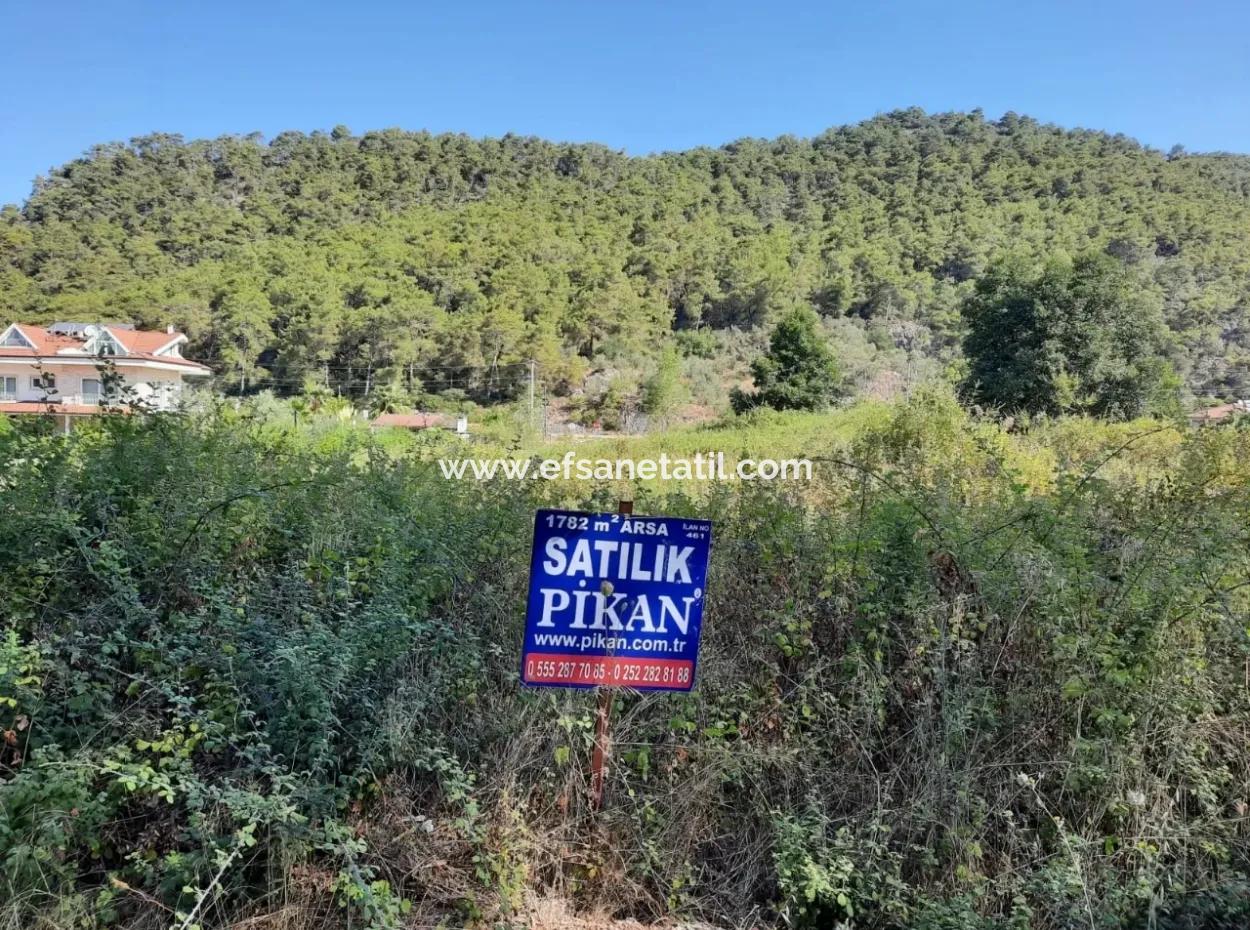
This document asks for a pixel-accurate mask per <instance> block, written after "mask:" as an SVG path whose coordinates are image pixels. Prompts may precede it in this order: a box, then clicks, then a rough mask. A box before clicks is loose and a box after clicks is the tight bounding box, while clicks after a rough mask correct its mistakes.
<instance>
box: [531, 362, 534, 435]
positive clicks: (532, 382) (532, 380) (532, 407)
mask: <svg viewBox="0 0 1250 930" xmlns="http://www.w3.org/2000/svg"><path fill="white" fill-rule="evenodd" d="M533 428H534V360H533V359H530V429H533Z"/></svg>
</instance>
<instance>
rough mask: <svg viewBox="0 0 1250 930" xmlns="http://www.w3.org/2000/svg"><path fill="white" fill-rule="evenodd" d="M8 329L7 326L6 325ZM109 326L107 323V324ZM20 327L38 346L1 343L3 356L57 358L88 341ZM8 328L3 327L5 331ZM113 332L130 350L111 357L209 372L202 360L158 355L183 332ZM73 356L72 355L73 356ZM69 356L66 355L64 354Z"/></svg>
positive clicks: (127, 330)
mask: <svg viewBox="0 0 1250 930" xmlns="http://www.w3.org/2000/svg"><path fill="white" fill-rule="evenodd" d="M5 328H6V329H7V327H5ZM105 328H107V326H106V327H105ZM17 330H18V332H20V333H21V334H22V336H24V337H25V338H26V340H27V341H28V342H31V343H34V346H35V348H33V349H27V348H23V347H21V346H0V359H4V358H54V357H56V356H57V354H58V353H59V352H61V351H62V350H63V349H80V348H82V345H83V342H84V340H82V339H76V338H75V337H73V336H61V335H57V334H56V333H50V332H48V331H47V330H46V329H44V328H42V327H40V326H31V325H30V324H29V323H18V324H17ZM3 331H4V330H0V332H3ZM109 332H110V333H112V334H113V338H114V339H116V340H117V341H118V342H120V343H121V344H122V347H123V348H125V349H126V354H124V355H117V356H111V357H112V358H118V359H140V360H143V361H149V362H162V363H165V364H169V365H178V366H181V367H184V368H190V369H194V370H197V371H203V372H209V371H210V369H209V368H208V366H207V365H201V364H200V363H199V362H193V361H191V360H190V359H186V358H182V357H181V356H177V355H157V354H156V352H157V350H159V349H163V348H165V346H167V345H169V344H170V343H171V342H174V341H175V340H178V339H181V338H182V333H176V332H175V333H170V332H164V331H161V330H144V329H109ZM72 357H73V356H70V358H72ZM61 358H65V356H61Z"/></svg>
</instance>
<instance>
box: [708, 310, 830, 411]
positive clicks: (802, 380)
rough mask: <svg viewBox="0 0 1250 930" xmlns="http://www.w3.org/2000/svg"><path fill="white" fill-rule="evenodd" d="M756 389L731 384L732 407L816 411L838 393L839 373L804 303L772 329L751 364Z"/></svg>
mask: <svg viewBox="0 0 1250 930" xmlns="http://www.w3.org/2000/svg"><path fill="white" fill-rule="evenodd" d="M751 373H752V375H753V376H754V379H755V391H753V392H750V393H748V392H744V391H741V390H737V389H735V391H734V393H733V396H732V402H733V407H734V410H735V411H737V412H738V413H744V412H746V411H747V410H750V409H752V408H754V407H758V406H764V407H772V408H773V409H774V410H820V409H822V408H824V407H827V406H828V405H829V403H830V402H831V401H832V400H833V399H834V398H835V397H837V396H838V393H839V389H840V381H841V378H840V375H839V373H838V368H837V365H836V363H835V362H834V359H833V352H832V351H831V350H830V349H829V347H828V345H826V343H825V339H824V336H823V334H822V333H821V332H820V328H819V320H818V319H817V317H816V314H815V313H813V312H812V311H810V310H806V309H804V308H801V307H800V308H796V309H794V310H791V311H790V312H789V313H787V314H786V315H785V316H784V317H782V318H781V319H780V320H779V321H778V322H777V326H776V327H775V328H774V329H773V332H772V336H771V337H770V338H769V341H768V351H767V352H766V353H765V354H764V355H762V356H761V357H760V358H758V359H756V360H755V361H754V362H753V363H752V364H751Z"/></svg>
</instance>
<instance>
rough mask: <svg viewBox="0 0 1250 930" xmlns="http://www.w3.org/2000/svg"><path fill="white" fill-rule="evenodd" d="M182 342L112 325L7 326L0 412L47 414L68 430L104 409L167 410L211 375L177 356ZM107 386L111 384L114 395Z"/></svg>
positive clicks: (1, 335) (0, 352)
mask: <svg viewBox="0 0 1250 930" xmlns="http://www.w3.org/2000/svg"><path fill="white" fill-rule="evenodd" d="M186 341H187V337H186V336H185V335H183V334H182V333H179V332H175V331H174V329H173V327H172V326H171V327H170V328H169V329H167V330H164V331H161V332H150V331H146V330H139V329H135V328H134V327H132V326H123V325H115V324H107V325H95V324H89V323H53V324H52V325H51V326H49V327H47V328H44V327H40V326H31V325H29V324H26V323H12V324H10V325H9V327H8V328H7V329H5V330H4V331H3V332H0V413H6V414H22V413H33V414H43V415H47V414H52V415H56V416H60V417H64V418H65V426H66V427H68V425H69V419H70V418H71V417H78V416H91V415H94V414H97V413H99V412H100V405H101V404H125V403H127V402H131V403H133V404H134V405H135V406H141V407H142V408H144V409H148V410H169V409H172V408H173V407H175V406H176V405H177V403H178V400H179V398H180V397H181V395H182V391H183V386H184V385H185V384H186V382H187V381H189V380H192V379H195V378H207V377H209V376H210V375H211V374H212V372H211V371H210V370H209V369H208V368H207V367H206V366H204V365H201V364H199V363H198V362H193V361H191V360H190V359H185V358H183V357H182V346H183V344H184V343H186ZM106 372H113V373H115V375H114V377H115V379H116V380H115V381H114V380H113V378H106V377H105V373H106ZM106 381H111V382H113V384H112V393H113V396H108V394H109V390H110V388H109V386H108V385H106V383H105V382H106Z"/></svg>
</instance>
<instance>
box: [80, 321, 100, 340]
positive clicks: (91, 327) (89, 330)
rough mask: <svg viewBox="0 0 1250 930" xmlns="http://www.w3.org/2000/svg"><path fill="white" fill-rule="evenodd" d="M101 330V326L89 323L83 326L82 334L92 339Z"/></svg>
mask: <svg viewBox="0 0 1250 930" xmlns="http://www.w3.org/2000/svg"><path fill="white" fill-rule="evenodd" d="M99 331H100V327H98V326H96V325H95V324H94V323H88V324H87V325H86V326H84V327H83V328H82V334H83V335H84V336H86V337H87V338H88V339H90V338H91V337H92V336H94V335H95V334H96V333H98V332H99Z"/></svg>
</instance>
